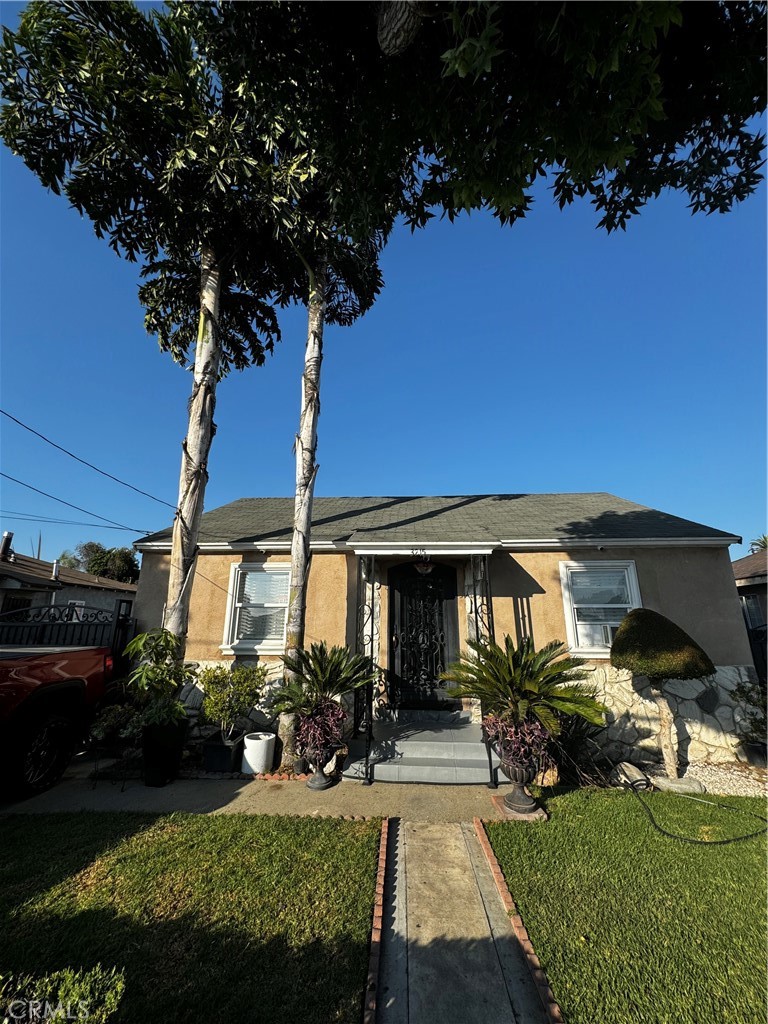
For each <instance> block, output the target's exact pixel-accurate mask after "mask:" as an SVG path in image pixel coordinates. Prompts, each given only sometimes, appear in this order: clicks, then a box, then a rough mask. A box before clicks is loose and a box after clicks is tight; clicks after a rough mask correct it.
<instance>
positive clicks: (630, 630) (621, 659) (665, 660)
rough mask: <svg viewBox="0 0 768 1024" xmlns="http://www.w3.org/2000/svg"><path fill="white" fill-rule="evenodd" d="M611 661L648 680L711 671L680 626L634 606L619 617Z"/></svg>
mask: <svg viewBox="0 0 768 1024" xmlns="http://www.w3.org/2000/svg"><path fill="white" fill-rule="evenodd" d="M611 664H612V665H613V666H614V668H623V669H628V670H629V671H630V672H632V673H633V674H634V675H638V676H647V677H648V678H649V679H651V680H653V679H702V678H703V677H704V676H711V675H712V674H713V673H714V671H715V666H714V665H713V664H712V661H711V660H710V658H709V656H708V655H707V654H706V653H705V652H704V651H703V650H702V649H701V647H699V645H698V644H697V643H696V641H695V640H693V639H692V638H691V637H690V636H688V634H687V633H686V632H685V630H684V629H681V628H680V627H679V626H678V625H676V624H675V623H674V622H672V621H671V620H670V619H668V618H666V617H665V616H664V615H660V614H659V613H658V612H654V611H651V609H650V608H635V609H634V610H633V611H631V612H629V614H628V615H626V616H625V618H624V619H623V620H622V622H621V625H620V626H619V628H618V630H617V631H616V636H615V637H614V640H613V644H612V646H611Z"/></svg>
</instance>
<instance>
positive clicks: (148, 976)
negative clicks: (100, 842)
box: [0, 894, 368, 1024]
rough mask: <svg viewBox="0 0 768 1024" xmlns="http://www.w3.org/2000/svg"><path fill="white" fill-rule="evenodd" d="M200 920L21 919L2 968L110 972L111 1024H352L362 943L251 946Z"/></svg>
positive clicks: (8, 938) (8, 939)
mask: <svg viewBox="0 0 768 1024" xmlns="http://www.w3.org/2000/svg"><path fill="white" fill-rule="evenodd" d="M234 898H236V897H235V896H234V894H233V899H234ZM171 909H172V908H171ZM203 913H204V908H203ZM201 916H202V915H200V914H195V915H191V914H186V915H183V916H180V917H176V918H173V917H171V918H169V919H168V920H159V921H158V920H154V921H152V922H151V923H147V924H144V925H142V924H140V923H137V922H136V921H135V920H131V919H129V918H127V917H125V916H122V915H118V914H116V913H114V912H113V911H112V910H108V909H99V910H87V911H81V912H79V913H76V914H73V915H72V916H70V917H59V916H56V915H54V914H50V913H46V914H40V915H30V916H24V917H22V919H21V920H19V921H17V922H16V927H15V928H14V930H13V931H14V932H15V934H14V933H10V934H9V932H8V931H6V932H5V935H4V937H3V939H2V942H0V948H2V947H3V946H5V947H6V948H5V949H4V950H3V953H2V962H3V965H4V968H5V969H6V970H9V971H10V972H11V973H17V972H18V973H21V972H25V973H30V974H33V975H42V974H47V973H50V972H51V971H55V970H59V969H61V968H64V967H68V966H71V967H77V968H85V969H90V968H92V967H94V966H95V965H96V964H101V965H102V966H106V967H112V966H114V967H117V968H118V969H120V970H122V971H123V972H124V977H125V992H124V995H123V998H122V1000H121V1003H120V1008H119V1010H118V1013H117V1015H116V1017H115V1018H114V1020H115V1021H121V1022H125V1024H136V1022H139V1021H146V1022H151V1024H155V1022H157V1024H159V1022H161V1021H162V1022H163V1024H176V1022H179V1024H181V1022H187V1021H206V1022H207V1024H218V1022H221V1024H224V1022H226V1024H262V1022H263V1024H270V1022H272V1021H278V1020H284V1021H301V1024H332V1022H334V1024H335V1022H338V1024H347V1022H349V1024H353V1022H357V1021H359V1019H360V1016H361V1012H362V992H363V986H364V984H365V977H366V972H367V963H368V946H367V943H360V942H355V941H345V940H343V939H342V940H340V941H336V942H329V941H326V940H323V939H314V940H311V941H308V942H306V943H305V944H303V945H301V946H298V947H291V946H289V945H287V943H286V942H284V941H282V940H281V939H280V938H279V937H273V938H270V939H268V940H266V941H262V942H259V941H258V939H256V938H255V936H254V934H253V933H250V934H247V933H245V932H242V931H240V930H238V929H234V928H225V927H221V926H216V927H206V925H205V923H204V921H202V920H201Z"/></svg>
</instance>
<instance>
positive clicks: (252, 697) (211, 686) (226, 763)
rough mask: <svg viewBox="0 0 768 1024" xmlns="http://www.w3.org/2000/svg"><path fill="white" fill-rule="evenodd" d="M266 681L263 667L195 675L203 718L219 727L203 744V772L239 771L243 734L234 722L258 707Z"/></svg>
mask: <svg viewBox="0 0 768 1024" xmlns="http://www.w3.org/2000/svg"><path fill="white" fill-rule="evenodd" d="M266 679H267V669H266V667H265V666H264V665H234V666H227V665H220V666H216V667H215V668H205V669H202V670H201V671H200V672H199V674H198V677H197V681H198V683H199V684H200V686H202V688H203V691H204V693H205V696H204V697H203V704H202V711H203V716H204V718H205V720H206V722H210V723H216V724H218V726H219V733H218V734H217V735H216V736H215V737H213V738H212V739H210V740H207V741H206V742H205V743H204V744H203V767H204V768H205V770H206V771H207V772H234V771H239V769H240V761H241V759H242V753H243V738H244V736H245V731H244V730H243V729H239V728H238V721H239V720H240V719H242V718H245V717H247V715H248V713H249V712H250V711H251V710H252V709H253V708H254V707H256V705H257V704H258V703H259V701H260V700H261V695H262V692H263V690H264V684H265V682H266Z"/></svg>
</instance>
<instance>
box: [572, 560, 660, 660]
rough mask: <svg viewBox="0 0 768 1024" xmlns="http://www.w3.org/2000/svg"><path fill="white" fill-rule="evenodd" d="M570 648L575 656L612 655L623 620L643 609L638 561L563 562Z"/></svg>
mask: <svg viewBox="0 0 768 1024" xmlns="http://www.w3.org/2000/svg"><path fill="white" fill-rule="evenodd" d="M560 579H561V581H562V585H563V605H564V608H565V627H566V632H567V634H568V646H569V647H570V649H571V651H573V652H574V653H576V652H577V653H580V654H590V655H602V656H605V655H607V654H608V653H610V649H611V644H612V642H613V638H614V636H615V635H616V630H617V629H618V627H619V624H620V623H621V620H622V619H623V618H624V616H625V615H626V614H627V612H628V611H630V610H631V609H632V608H639V607H640V606H641V601H640V588H639V587H638V583H637V572H636V570H635V563H634V562H630V561H627V562H561V563H560Z"/></svg>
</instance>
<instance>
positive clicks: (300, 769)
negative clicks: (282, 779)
mask: <svg viewBox="0 0 768 1024" xmlns="http://www.w3.org/2000/svg"><path fill="white" fill-rule="evenodd" d="M308 769H309V765H308V764H307V759H306V757H297V758H296V759H295V760H294V762H293V774H294V775H306V774H307V770H308Z"/></svg>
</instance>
